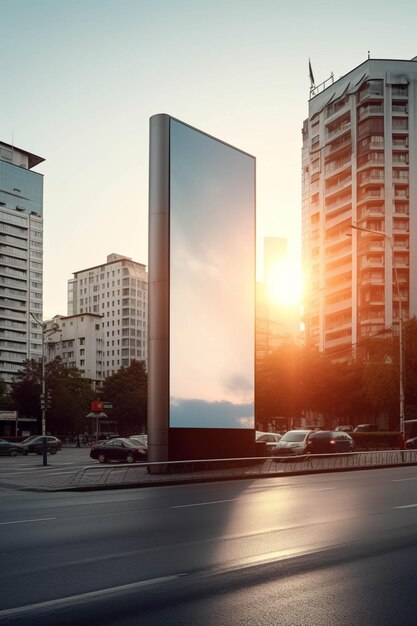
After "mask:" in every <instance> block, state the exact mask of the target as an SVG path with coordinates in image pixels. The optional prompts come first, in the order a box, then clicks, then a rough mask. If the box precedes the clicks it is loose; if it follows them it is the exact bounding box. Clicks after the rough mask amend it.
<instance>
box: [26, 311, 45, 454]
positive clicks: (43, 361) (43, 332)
mask: <svg viewBox="0 0 417 626" xmlns="http://www.w3.org/2000/svg"><path fill="white" fill-rule="evenodd" d="M30 316H31V317H32V319H34V320H35V322H36V323H37V324H38V326H40V327H41V328H42V369H41V409H42V456H43V465H48V445H47V442H46V394H45V391H46V376H45V324H43V323H42V322H40V321H39V320H38V319H36V317H35V316H34V315H33V313H32V312H30Z"/></svg>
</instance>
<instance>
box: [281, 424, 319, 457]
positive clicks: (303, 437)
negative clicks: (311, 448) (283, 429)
mask: <svg viewBox="0 0 417 626" xmlns="http://www.w3.org/2000/svg"><path fill="white" fill-rule="evenodd" d="M311 432H312V431H311V430H289V431H288V432H287V433H285V435H283V436H282V437H281V439H280V441H278V443H277V445H276V447H275V449H274V456H280V457H282V456H296V455H300V454H305V450H306V446H307V437H308V435H309V434H310V433H311Z"/></svg>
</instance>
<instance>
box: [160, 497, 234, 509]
mask: <svg viewBox="0 0 417 626" xmlns="http://www.w3.org/2000/svg"><path fill="white" fill-rule="evenodd" d="M240 499H241V498H230V499H229V500H211V501H210V502H196V503H195V504H177V505H176V506H170V507H169V508H170V509H185V508H187V507H191V506H206V505H208V504H221V503H222V502H236V500H240Z"/></svg>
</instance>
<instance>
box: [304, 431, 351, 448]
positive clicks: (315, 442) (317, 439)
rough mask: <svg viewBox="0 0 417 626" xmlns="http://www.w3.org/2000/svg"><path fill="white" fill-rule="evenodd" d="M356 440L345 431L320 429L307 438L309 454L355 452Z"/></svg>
mask: <svg viewBox="0 0 417 626" xmlns="http://www.w3.org/2000/svg"><path fill="white" fill-rule="evenodd" d="M354 448H355V442H354V441H353V439H352V437H351V436H350V435H348V434H347V433H345V432H343V431H336V430H320V431H317V432H314V433H310V434H309V436H308V438H307V447H306V452H307V454H335V453H336V452H339V453H340V452H353V450H354Z"/></svg>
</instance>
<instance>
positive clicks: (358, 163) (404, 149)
mask: <svg viewBox="0 0 417 626" xmlns="http://www.w3.org/2000/svg"><path fill="white" fill-rule="evenodd" d="M302 132H303V148H302V193H303V196H302V217H303V266H304V278H305V294H306V302H305V328H306V338H307V342H309V343H310V344H312V345H316V346H317V347H318V348H319V349H320V350H325V351H326V352H328V353H329V354H330V355H332V356H333V357H334V358H348V357H349V356H350V355H351V354H352V347H353V346H355V345H357V344H360V342H361V341H362V340H363V339H365V338H366V337H369V336H372V335H375V334H377V333H378V332H380V331H383V330H384V328H391V327H393V326H394V327H395V328H397V327H398V321H399V308H400V307H399V297H400V299H401V308H402V316H403V319H404V320H405V319H407V318H408V317H409V316H412V315H416V314H417V57H416V58H414V59H412V60H411V61H402V60H382V59H368V60H367V61H365V62H364V63H362V64H361V65H359V66H358V67H356V68H355V69H353V70H352V71H351V72H349V73H348V74H346V75H345V76H343V77H342V78H340V79H339V80H337V81H333V79H331V80H329V81H327V82H326V83H323V84H322V85H319V86H317V87H315V86H312V89H311V97H310V100H309V114H308V119H307V120H305V122H304V125H303V131H302ZM352 225H354V226H357V227H359V229H367V230H370V231H377V233H373V232H366V231H363V230H356V229H352V228H351V226H352ZM378 233H379V234H378ZM398 292H399V293H398Z"/></svg>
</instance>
